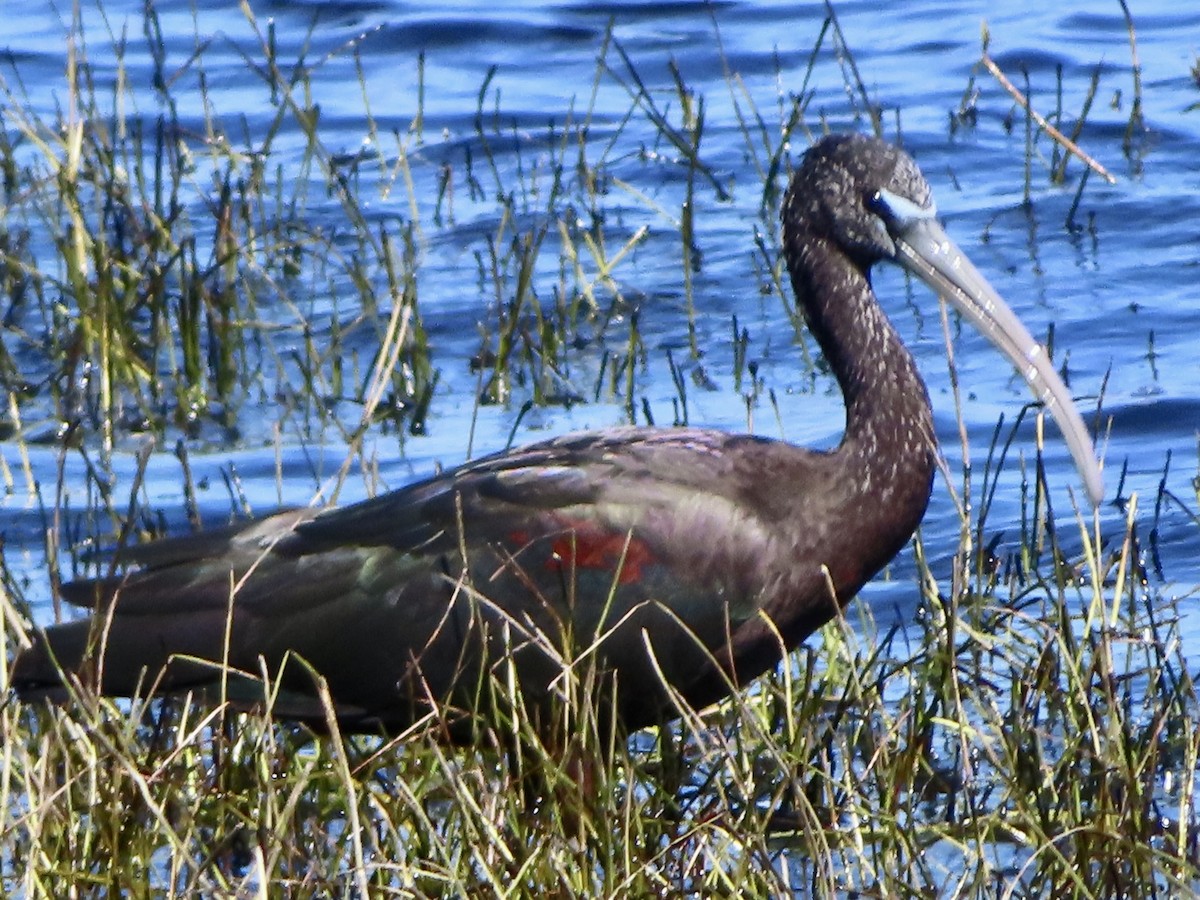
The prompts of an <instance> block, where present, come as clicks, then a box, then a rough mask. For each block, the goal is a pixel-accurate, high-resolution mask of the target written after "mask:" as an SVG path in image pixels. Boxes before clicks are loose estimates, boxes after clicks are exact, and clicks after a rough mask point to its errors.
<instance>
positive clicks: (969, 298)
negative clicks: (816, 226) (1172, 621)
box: [894, 210, 1104, 506]
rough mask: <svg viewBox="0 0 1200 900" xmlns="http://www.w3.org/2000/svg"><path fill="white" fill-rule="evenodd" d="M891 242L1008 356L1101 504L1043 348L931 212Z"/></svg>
mask: <svg viewBox="0 0 1200 900" xmlns="http://www.w3.org/2000/svg"><path fill="white" fill-rule="evenodd" d="M894 239H895V244H896V249H897V259H896V261H897V262H898V263H900V264H901V265H903V266H904V267H905V268H906V269H908V271H910V272H912V273H913V274H914V275H916V276H917V277H918V278H920V279H921V280H922V281H923V282H925V284H927V285H928V286H929V287H930V289H931V290H933V291H936V292H937V293H938V294H940V295H941V296H943V297H945V298H946V299H947V300H949V301H950V303H952V304H953V305H954V308H955V309H957V310H958V311H959V312H961V313H962V314H963V315H964V316H966V317H967V319H969V320H970V321H971V323H972V324H973V325H974V326H975V327H976V328H977V329H979V331H980V332H981V333H982V334H983V336H984V337H986V338H987V339H988V340H989V341H991V342H992V343H993V344H994V345H995V346H996V348H997V349H998V350H999V351H1000V352H1001V353H1003V354H1004V355H1005V356H1006V357H1008V359H1009V361H1010V362H1012V364H1013V366H1014V367H1015V368H1016V370H1017V371H1018V372H1020V373H1021V376H1022V377H1023V378H1024V379H1025V381H1026V383H1028V385H1029V387H1030V389H1031V390H1032V391H1033V394H1034V396H1035V397H1037V398H1038V399H1039V400H1041V401H1042V403H1043V404H1045V407H1046V409H1048V410H1049V411H1050V414H1051V415H1052V416H1054V421H1055V422H1057V423H1058V427H1059V429H1060V430H1061V431H1062V434H1063V437H1064V438H1066V441H1067V447H1068V448H1070V450H1071V456H1072V457H1074V459H1075V466H1076V468H1078V469H1079V474H1080V475H1081V476H1082V477H1083V483H1084V485H1085V486H1086V488H1087V493H1088V497H1089V498H1090V499H1091V501H1092V505H1093V506H1098V505H1099V504H1100V501H1101V500H1103V499H1104V478H1103V476H1102V475H1101V473H1100V464H1099V462H1098V461H1097V460H1096V451H1095V449H1094V447H1093V446H1092V439H1091V436H1090V435H1089V434H1088V430H1087V426H1085V425H1084V424H1083V419H1082V418H1080V416H1079V411H1078V410H1077V409H1076V408H1075V404H1074V402H1073V401H1072V400H1071V394H1070V392H1069V391H1068V390H1067V386H1066V385H1065V384H1063V382H1062V379H1061V378H1059V377H1058V373H1057V372H1055V371H1054V367H1053V366H1052V365H1051V364H1050V360H1049V359H1047V358H1046V351H1045V350H1044V349H1043V347H1042V345H1041V344H1039V343H1038V342H1037V341H1035V340H1034V339H1033V336H1032V335H1031V334H1030V333H1029V331H1028V330H1027V329H1026V328H1025V326H1024V325H1022V324H1021V320H1020V319H1018V318H1017V317H1016V314H1015V313H1013V311H1012V310H1011V309H1009V308H1008V305H1007V304H1006V303H1005V302H1004V301H1003V300H1001V299H1000V295H999V294H997V293H996V291H995V290H994V289H993V288H992V286H991V285H990V284H988V283H987V279H985V278H984V277H983V276H982V275H981V274H979V270H978V269H976V268H975V266H973V265H972V264H971V261H970V260H969V259H967V257H966V254H964V253H963V252H962V251H961V250H960V249H959V248H958V247H957V246H956V245H955V243H954V242H953V241H952V240H950V238H949V237H947V235H946V232H945V231H944V230H943V229H942V227H941V225H939V224H938V223H937V221H936V220H935V219H934V218H933V213H932V210H930V211H928V214H927V216H921V217H919V218H912V219H910V220H909V221H908V222H907V223H906V224H905V226H904V228H903V229H902V230H901V231H900V233H899V235H894Z"/></svg>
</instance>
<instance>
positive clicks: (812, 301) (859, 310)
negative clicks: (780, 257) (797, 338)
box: [792, 237, 936, 540]
mask: <svg viewBox="0 0 1200 900" xmlns="http://www.w3.org/2000/svg"><path fill="white" fill-rule="evenodd" d="M820 243H821V242H820V239H816V240H814V239H813V238H812V237H810V238H809V239H808V240H807V241H806V242H803V244H802V246H804V250H802V251H801V252H800V253H798V254H794V258H795V264H794V265H793V268H792V282H793V286H794V289H795V291H796V296H797V300H798V302H799V303H800V304H801V306H802V308H803V309H804V311H805V314H806V316H807V319H808V324H809V328H810V329H811V331H812V333H813V335H814V336H815V337H816V339H817V342H818V343H819V344H820V345H821V350H822V352H823V353H824V355H825V358H826V360H827V361H828V363H829V365H830V368H831V369H832V370H833V372H834V375H835V376H836V377H837V380H838V384H839V385H840V386H841V389H842V394H843V396H844V397H845V402H846V431H845V435H844V437H843V438H842V443H841V444H840V445H839V447H838V448H837V450H836V451H835V455H836V456H837V457H838V458H839V461H840V462H841V463H842V470H843V471H844V473H845V475H846V478H847V482H848V484H847V488H848V490H847V494H848V495H849V496H856V495H857V496H858V497H859V498H860V499H863V500H866V501H869V502H871V503H873V504H876V505H878V506H881V507H892V508H893V509H895V506H894V504H899V505H901V506H904V507H906V508H909V509H911V510H912V514H911V516H910V517H909V518H911V519H912V522H911V524H912V528H914V529H915V528H916V525H917V523H918V522H919V521H920V517H921V515H923V514H924V512H925V507H926V505H927V503H928V500H929V488H930V483H931V480H932V476H933V471H934V465H935V458H936V457H935V439H934V431H933V415H932V411H931V410H930V407H929V396H928V394H927V393H926V390H925V383H924V382H923V381H922V380H921V376H920V374H919V373H918V372H917V367H916V363H915V361H914V360H913V358H912V355H911V354H910V353H909V352H908V350H907V349H906V348H905V347H904V345H903V344H902V343H901V341H900V337H899V335H897V334H896V331H895V329H894V328H893V327H892V324H891V322H889V321H888V318H887V316H886V315H885V314H884V312H883V310H882V308H881V307H880V306H879V303H878V301H877V300H876V298H875V294H874V292H873V291H872V289H871V282H870V280H869V277H868V274H867V271H866V270H865V269H864V268H863V267H862V266H860V265H857V264H855V263H854V262H853V261H852V260H851V259H849V258H848V257H847V256H846V255H845V254H844V253H842V252H840V251H839V250H837V249H836V248H835V247H833V246H832V245H831V244H828V243H826V245H825V246H820ZM905 524H906V525H907V521H906V523H905ZM909 533H911V530H910V532H909ZM905 540H907V535H906V536H905Z"/></svg>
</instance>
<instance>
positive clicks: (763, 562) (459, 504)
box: [12, 136, 1103, 739]
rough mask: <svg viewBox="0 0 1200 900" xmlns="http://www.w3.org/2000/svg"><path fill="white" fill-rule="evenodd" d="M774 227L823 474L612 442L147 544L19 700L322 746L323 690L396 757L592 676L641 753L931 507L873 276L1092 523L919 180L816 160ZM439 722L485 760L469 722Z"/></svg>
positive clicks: (52, 652) (1038, 390)
mask: <svg viewBox="0 0 1200 900" xmlns="http://www.w3.org/2000/svg"><path fill="white" fill-rule="evenodd" d="M782 220H783V241H784V244H783V251H784V256H785V258H786V261H787V266H788V269H789V271H790V274H791V280H792V285H793V288H794V290H795V293H796V299H797V302H798V305H799V307H800V308H801V309H802V310H803V312H804V315H805V317H806V319H807V323H808V327H809V328H810V329H811V331H812V333H813V335H814V336H815V337H816V340H817V341H818V343H819V344H820V346H821V350H822V351H823V352H824V354H825V358H826V359H827V360H828V362H829V365H830V367H831V368H832V370H833V372H834V374H835V375H836V377H837V380H838V383H839V384H840V386H841V389H842V392H843V394H844V396H845V403H846V430H845V435H844V437H843V439H842V441H841V443H840V444H839V445H838V446H837V447H836V448H835V449H833V450H831V451H828V452H818V451H812V450H805V449H801V448H799V447H794V446H791V445H789V444H787V443H784V442H781V441H775V440H768V439H765V438H761V437H754V436H750V435H734V434H726V433H722V432H717V431H708V430H701V429H696V428H615V429H611V430H605V431H596V432H590V433H581V434H574V435H568V436H565V437H560V438H556V439H554V440H549V441H545V442H543V443H538V444H533V445H531V446H528V447H524V448H522V449H518V450H513V451H508V452H504V453H500V454H497V455H494V456H490V457H487V458H485V459H480V460H478V461H476V462H472V463H468V464H466V465H463V466H461V467H459V468H457V469H454V470H453V471H449V472H446V473H444V474H441V475H438V476H436V477H433V478H430V479H428V480H426V481H421V482H418V483H415V484H412V485H409V486H407V487H404V488H402V489H400V490H397V491H394V492H392V493H388V494H384V495H382V496H379V497H376V498H374V499H371V500H367V501H365V502H361V503H356V504H354V505H351V506H346V507H342V508H338V509H329V510H325V511H319V512H318V511H314V510H308V509H305V510H291V511H287V512H280V513H276V514H274V515H271V516H268V517H265V518H262V519H259V520H256V521H252V522H249V523H243V524H239V525H236V526H233V527H230V528H226V529H223V530H219V531H213V532H209V533H204V534H199V535H194V536H187V537H180V538H173V539H167V540H161V541H157V542H152V543H148V544H146V545H143V546H140V547H136V548H132V549H130V550H128V551H126V552H125V553H124V559H123V560H122V564H123V565H124V566H125V570H124V572H122V573H120V574H116V575H114V576H112V577H103V578H97V579H94V580H85V581H77V582H75V583H73V584H69V585H66V586H65V587H64V589H63V594H64V596H65V598H66V599H67V600H69V601H70V602H71V603H73V604H77V605H81V606H87V607H91V608H92V609H93V613H92V615H91V616H90V617H88V618H85V619H81V620H78V621H73V622H69V623H65V624H58V625H53V626H51V627H49V628H47V629H46V630H45V631H44V632H39V633H38V634H37V635H36V639H35V642H34V645H33V646H32V648H29V649H26V650H25V651H23V652H21V653H20V654H19V655H18V657H17V659H16V661H15V664H14V667H13V670H12V683H13V685H14V686H15V687H16V689H17V691H18V692H19V693H20V694H22V695H24V696H25V697H27V698H33V697H38V696H44V697H50V698H52V699H58V700H62V699H63V698H64V697H66V696H68V692H67V691H66V688H65V683H64V678H65V679H68V680H72V679H75V678H78V679H79V682H80V683H81V684H82V685H87V686H89V687H90V688H91V689H95V690H98V691H100V692H101V693H104V694H109V695H117V696H133V695H137V694H146V693H148V692H150V691H154V692H161V693H175V692H182V691H188V690H194V691H200V692H203V691H205V690H208V691H210V692H211V691H214V690H216V686H217V685H220V691H221V694H220V696H222V697H228V698H231V699H233V700H235V701H236V702H238V703H239V704H251V703H255V702H259V703H261V702H262V700H263V690H264V688H263V685H262V683H261V682H260V681H259V676H260V673H265V674H266V677H267V679H268V681H270V680H274V681H275V685H274V688H277V689H278V691H277V694H273V695H272V696H273V705H272V707H271V711H272V713H273V715H275V716H276V717H279V718H284V719H294V720H300V721H306V722H308V723H310V724H313V725H315V726H316V727H318V728H320V727H321V726H322V723H323V722H324V721H325V712H324V709H323V707H322V705H321V703H320V701H319V700H318V693H317V690H316V688H315V678H314V673H319V674H320V675H321V676H323V678H324V679H325V680H326V682H327V684H328V691H329V696H330V697H331V698H332V703H333V708H334V710H335V711H336V715H337V718H338V720H339V723H340V726H341V727H342V728H344V729H351V730H360V731H387V732H396V731H398V730H401V729H403V728H405V727H407V726H409V725H410V724H412V723H413V722H414V721H417V720H419V719H420V718H421V717H423V716H425V715H426V714H428V713H429V712H430V710H432V709H446V708H450V709H454V708H461V709H475V710H478V709H479V703H480V698H481V697H485V696H489V695H488V692H487V685H488V683H489V682H490V681H491V678H492V676H493V675H495V676H498V677H499V679H500V681H501V682H505V683H515V684H517V685H518V686H519V687H520V688H521V691H522V693H523V696H524V702H525V704H526V705H527V706H529V707H530V708H533V709H541V708H543V707H544V706H545V705H546V704H549V703H552V702H553V698H554V697H555V696H556V695H557V694H558V693H559V692H560V691H561V690H562V684H563V681H562V676H563V668H564V665H565V664H568V663H572V662H574V663H575V664H579V662H580V661H587V662H589V663H590V664H593V665H595V666H596V669H595V671H597V672H599V673H601V674H602V678H601V679H600V680H599V681H598V682H595V684H597V685H599V686H600V687H598V688H597V691H598V692H599V693H600V694H601V695H602V696H601V698H600V699H601V700H602V702H603V704H604V705H605V707H606V709H607V710H608V712H609V714H611V715H615V716H616V719H617V721H618V722H619V723H620V724H621V725H622V726H623V727H625V728H626V729H629V730H633V729H637V728H639V727H642V726H645V725H647V724H651V723H654V722H657V721H661V720H663V719H665V718H671V717H672V716H673V715H675V714H676V711H677V709H678V706H677V703H678V702H679V701H680V700H682V701H684V702H686V703H687V704H689V705H691V706H692V707H695V708H699V707H702V706H704V705H707V704H709V703H711V702H713V701H715V700H717V699H719V698H721V697H723V696H725V695H727V694H729V693H730V692H731V691H733V690H736V689H737V688H738V687H739V686H741V685H744V684H745V683H746V682H747V681H748V680H750V679H752V678H754V677H755V676H757V675H759V674H761V673H762V672H764V671H765V670H767V669H768V668H770V667H772V666H774V665H776V664H777V663H778V662H779V661H780V659H781V657H782V656H783V655H784V654H785V653H786V651H788V650H790V649H791V648H793V647H795V646H796V645H797V644H798V643H799V642H800V641H802V640H804V638H806V637H807V636H808V635H809V634H811V633H812V632H813V630H814V629H816V628H818V627H819V626H821V625H822V624H824V623H825V622H828V621H829V620H830V619H831V618H832V617H834V616H835V615H836V614H837V613H838V611H839V609H841V607H843V606H844V605H845V604H846V603H847V602H848V601H849V600H850V599H851V598H852V597H853V596H854V595H855V593H856V592H857V591H858V590H859V589H860V588H861V587H862V586H863V585H864V584H865V583H866V582H867V581H868V580H869V579H870V578H872V577H873V576H874V575H875V574H876V573H877V572H879V570H880V569H881V568H883V566H885V565H886V564H887V563H888V562H889V561H890V560H891V559H892V557H893V556H895V555H896V553H897V552H898V551H899V550H900V549H901V548H902V547H903V546H904V544H905V543H906V542H907V541H908V539H909V538H910V537H911V536H912V534H913V532H914V531H915V530H916V527H917V525H918V523H919V522H920V521H921V517H922V516H923V515H924V513H925V509H926V506H927V505H928V503H929V497H930V491H931V489H932V481H933V473H934V469H935V462H936V452H937V451H936V447H935V438H934V430H933V418H932V412H931V410H930V405H929V398H928V396H927V394H926V390H925V385H924V383H923V382H922V380H921V377H920V375H919V374H918V373H917V369H916V365H915V363H914V361H913V358H912V356H911V355H910V354H909V353H908V351H907V350H906V349H905V348H904V346H903V345H902V344H901V342H900V340H899V338H898V337H897V335H896V333H895V331H894V330H893V328H892V326H891V324H890V323H889V322H888V319H887V317H886V316H885V314H884V312H883V311H882V309H881V308H880V306H879V304H878V301H877V300H876V298H875V295H874V292H873V291H872V288H871V281H870V269H871V266H872V265H874V264H875V263H876V262H879V261H881V260H889V261H892V262H895V263H898V264H900V265H901V266H903V267H904V268H906V269H907V270H908V271H910V272H911V273H913V274H914V275H916V276H917V277H918V278H919V279H921V280H922V281H924V282H925V283H926V284H927V285H928V286H929V287H930V288H931V289H932V290H933V291H934V292H936V293H938V294H940V295H942V296H943V297H945V298H946V299H947V300H948V301H949V302H951V303H952V304H953V305H954V306H955V307H957V308H958V309H959V310H960V311H961V312H962V314H963V316H964V317H965V318H966V319H967V320H968V321H969V322H971V323H973V324H974V325H975V326H977V327H978V328H980V329H981V330H982V332H983V333H984V334H985V335H986V336H987V337H988V338H989V339H990V340H991V341H992V342H993V343H994V344H995V345H996V346H997V347H998V348H999V349H1000V351H1001V352H1002V353H1004V355H1005V356H1006V357H1008V359H1009V360H1010V361H1011V362H1012V363H1013V365H1014V366H1015V367H1016V368H1017V370H1018V371H1019V372H1020V374H1021V375H1022V376H1024V378H1025V379H1026V381H1027V382H1028V383H1029V385H1030V387H1031V388H1032V390H1033V392H1034V394H1035V395H1036V397H1037V398H1038V399H1039V400H1041V401H1042V402H1043V403H1044V404H1045V406H1046V408H1047V409H1048V410H1049V411H1050V412H1051V413H1052V414H1053V416H1054V417H1055V419H1056V420H1057V421H1058V424H1059V427H1060V429H1061V430H1062V432H1063V435H1064V436H1065V438H1066V440H1067V443H1068V445H1069V446H1070V450H1071V453H1072V455H1073V456H1074V458H1075V462H1076V464H1077V465H1078V468H1079V470H1080V472H1081V474H1082V477H1083V480H1084V482H1085V485H1086V488H1087V492H1088V496H1089V498H1090V500H1091V501H1092V502H1093V503H1098V502H1099V501H1100V499H1101V497H1102V493H1103V489H1102V484H1101V476H1100V469H1099V465H1098V464H1097V462H1096V458H1095V455H1094V451H1093V448H1092V443H1091V440H1090V438H1089V436H1088V432H1087V429H1086V428H1085V427H1084V424H1083V422H1082V420H1081V419H1080V417H1079V414H1078V412H1077V411H1076V410H1075V407H1074V406H1073V405H1072V402H1071V399H1070V396H1069V394H1068V392H1067V388H1066V387H1065V385H1064V384H1063V383H1062V381H1061V380H1060V379H1059V377H1058V376H1057V374H1056V373H1055V371H1054V369H1053V367H1052V366H1051V364H1050V362H1049V360H1048V359H1047V358H1046V355H1045V353H1044V351H1043V350H1042V348H1041V347H1040V346H1039V345H1038V344H1037V343H1036V342H1035V341H1034V340H1033V338H1032V337H1031V336H1030V334H1029V332H1028V331H1026V330H1025V328H1024V327H1023V326H1022V325H1021V324H1020V322H1019V321H1018V320H1017V319H1016V317H1015V316H1014V315H1013V313H1012V312H1011V311H1010V310H1009V309H1008V307H1007V306H1006V305H1005V304H1004V303H1003V301H1001V299H1000V298H999V296H997V294H996V293H995V291H994V290H992V288H991V287H990V286H989V285H988V284H987V282H986V281H985V280H984V278H983V277H982V276H981V275H980V274H979V272H978V271H977V270H976V269H975V268H974V267H973V266H972V265H971V264H970V263H969V262H968V261H967V259H966V258H965V257H964V256H963V254H962V253H961V251H960V250H959V249H958V248H957V247H956V246H955V245H954V244H953V243H952V242H951V241H950V239H949V238H948V237H947V236H946V234H945V232H944V231H943V230H942V228H941V227H940V226H939V225H938V223H937V221H936V217H935V208H934V204H933V200H932V198H931V195H930V189H929V186H928V184H927V183H926V181H925V179H924V178H923V177H922V175H921V173H920V171H919V170H918V169H917V166H916V164H915V163H914V162H913V161H912V159H910V158H909V157H908V156H907V155H906V154H905V153H903V152H902V151H900V150H898V149H896V148H895V147H892V146H890V145H889V144H886V143H883V142H881V141H878V140H874V139H870V138H865V137H860V136H834V137H827V138H824V139H823V140H821V141H819V142H818V143H817V144H816V145H815V146H813V147H812V148H811V149H810V150H809V151H808V152H807V154H806V155H805V157H804V160H803V162H802V164H801V165H800V167H799V168H798V169H797V171H796V172H795V173H794V175H793V177H792V180H791V184H790V186H789V188H788V191H787V194H786V198H785V201H784V205H783V210H782ZM485 702H487V701H485ZM484 712H485V714H486V708H485V709H484ZM444 721H447V722H449V723H450V724H449V726H448V727H449V729H450V732H451V736H452V737H456V738H458V739H469V737H470V731H469V726H467V725H465V724H461V722H463V721H466V720H457V719H454V718H453V717H451V718H449V719H446V720H444ZM456 723H460V724H456ZM460 728H461V729H462V730H458V729H460Z"/></svg>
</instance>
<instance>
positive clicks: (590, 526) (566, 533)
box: [509, 521, 654, 584]
mask: <svg viewBox="0 0 1200 900" xmlns="http://www.w3.org/2000/svg"><path fill="white" fill-rule="evenodd" d="M509 538H510V539H511V541H512V542H513V544H514V545H516V546H523V545H526V544H528V543H529V542H530V535H529V532H527V531H513V532H512V533H511V534H510V535H509ZM653 563H654V554H653V553H652V552H651V551H650V548H649V546H647V544H646V542H645V541H643V540H641V539H640V538H638V537H637V536H636V535H632V536H631V535H629V534H627V533H625V532H620V533H616V532H612V531H605V530H604V529H603V528H599V527H598V526H596V525H595V524H594V523H592V522H587V521H581V522H565V523H563V530H562V531H561V532H560V533H559V534H558V535H557V536H556V537H555V538H554V540H553V542H552V543H551V544H550V555H549V557H547V559H546V562H545V563H544V564H543V565H544V567H545V569H546V571H548V572H562V571H567V572H570V571H571V570H573V569H595V570H598V571H601V572H614V573H615V572H617V571H618V568H619V569H620V571H619V574H617V583H618V584H633V583H635V582H637V581H641V579H642V574H643V573H642V569H643V567H645V566H647V565H651V564H653Z"/></svg>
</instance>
